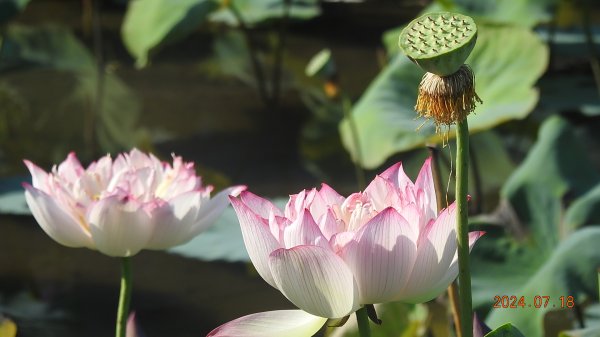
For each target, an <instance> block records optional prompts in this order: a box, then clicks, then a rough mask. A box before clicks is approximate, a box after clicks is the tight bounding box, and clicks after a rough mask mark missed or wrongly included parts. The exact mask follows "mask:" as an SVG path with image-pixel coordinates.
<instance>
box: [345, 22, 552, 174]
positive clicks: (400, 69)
mask: <svg viewBox="0 0 600 337" xmlns="http://www.w3.org/2000/svg"><path fill="white" fill-rule="evenodd" d="M478 27H479V37H478V41H477V44H476V46H475V48H474V50H473V52H472V54H471V56H470V57H469V59H468V60H467V63H468V64H469V65H471V67H472V68H473V71H474V72H475V76H476V90H477V93H478V94H479V96H480V97H481V99H482V100H483V104H481V105H479V106H478V107H477V108H476V109H475V112H474V113H473V114H472V115H471V116H470V117H469V124H470V129H471V132H477V131H481V130H487V129H489V128H492V127H494V126H496V125H498V124H500V123H503V122H506V121H508V120H511V119H521V118H524V117H525V116H527V114H529V113H530V112H531V110H532V109H533V107H534V106H535V104H536V102H537V99H538V92H537V90H535V89H534V88H532V86H533V84H534V83H535V82H536V81H537V79H538V78H539V77H540V76H541V74H542V73H543V72H544V70H545V69H546V66H547V61H548V49H547V47H546V46H545V45H544V44H543V43H542V42H541V41H540V40H539V38H538V37H537V36H536V35H535V34H534V33H533V32H531V31H529V30H528V29H525V28H519V27H510V26H493V25H487V24H481V23H478ZM524 45H526V46H528V47H527V48H523V47H522V46H524ZM422 75H423V72H422V71H421V70H420V69H419V68H418V67H417V66H416V65H414V64H413V63H412V62H410V61H409V60H408V59H407V58H406V57H405V56H403V55H398V56H396V57H394V59H393V60H392V61H391V63H390V64H389V65H388V66H387V67H386V68H385V69H384V70H383V71H382V73H381V74H379V76H378V77H377V78H376V79H375V81H374V82H373V83H372V84H371V85H370V86H369V88H368V89H367V91H366V92H365V94H364V95H363V96H362V97H361V99H360V100H359V101H358V102H357V104H356V105H355V107H354V109H353V111H352V116H353V118H355V120H356V124H357V125H358V133H359V137H360V140H361V142H360V143H361V147H362V151H361V152H362V153H363V157H364V158H363V162H364V166H365V167H367V168H375V167H377V166H379V165H381V164H382V163H383V162H384V161H385V160H386V159H387V158H388V157H389V156H391V155H392V154H395V153H397V152H401V151H406V150H410V149H412V148H415V147H418V146H422V145H424V144H425V143H427V142H439V141H440V136H439V134H436V132H435V126H434V125H433V123H432V122H425V121H424V120H422V119H419V118H417V115H416V113H415V111H414V108H413V107H414V104H415V102H416V97H417V89H418V85H419V82H420V80H421V76H422ZM421 126H422V127H421ZM340 129H341V133H342V141H343V143H344V146H345V147H346V149H348V151H350V153H351V154H352V156H353V158H355V157H356V149H354V146H353V143H352V141H351V137H350V134H349V132H350V128H349V125H348V121H346V120H344V121H342V123H341V124H340ZM417 129H418V131H417ZM450 136H453V130H450Z"/></svg>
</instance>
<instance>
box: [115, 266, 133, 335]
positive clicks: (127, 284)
mask: <svg viewBox="0 0 600 337" xmlns="http://www.w3.org/2000/svg"><path fill="white" fill-rule="evenodd" d="M131 288H132V284H131V258H130V257H124V258H121V292H120V294H119V307H118V309H117V329H116V333H115V336H116V337H125V335H126V332H127V316H129V303H130V302H131Z"/></svg>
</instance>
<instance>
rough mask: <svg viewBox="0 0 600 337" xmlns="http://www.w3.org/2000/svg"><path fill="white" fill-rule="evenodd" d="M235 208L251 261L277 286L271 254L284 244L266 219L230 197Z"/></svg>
mask: <svg viewBox="0 0 600 337" xmlns="http://www.w3.org/2000/svg"><path fill="white" fill-rule="evenodd" d="M229 200H231V204H232V205H233V209H234V210H235V212H236V214H237V216H238V219H239V221H240V227H241V230H242V237H243V238H244V244H245V245H246V249H247V250H248V255H249V256H250V261H252V264H254V267H255V268H256V271H257V272H258V274H259V275H260V276H261V277H262V278H263V279H264V280H265V281H267V283H268V284H270V285H271V286H273V287H275V288H277V285H276V284H275V280H274V279H273V276H272V274H271V269H270V267H269V254H271V252H273V251H275V250H276V249H279V248H281V247H282V246H281V245H280V244H279V242H278V241H277V240H276V239H275V238H274V237H273V235H272V234H271V230H270V229H269V225H268V224H267V223H265V219H263V218H261V217H260V216H259V215H257V214H255V213H253V212H252V211H251V210H250V209H249V208H248V206H246V205H245V204H244V203H243V202H242V200H240V199H238V198H234V197H229Z"/></svg>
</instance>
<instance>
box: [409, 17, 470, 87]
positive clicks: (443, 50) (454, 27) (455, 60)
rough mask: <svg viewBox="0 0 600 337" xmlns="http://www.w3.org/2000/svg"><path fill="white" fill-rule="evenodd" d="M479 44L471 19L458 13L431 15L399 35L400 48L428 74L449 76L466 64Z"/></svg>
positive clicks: (415, 21)
mask: <svg viewBox="0 0 600 337" xmlns="http://www.w3.org/2000/svg"><path fill="white" fill-rule="evenodd" d="M476 41H477V26H476V25H475V22H474V21H473V19H472V18H470V17H468V16H466V15H462V14H455V13H448V12H443V13H429V14H426V15H423V16H421V17H419V18H416V19H415V20H413V21H411V22H410V23H409V24H408V26H406V27H405V28H404V29H403V30H402V32H401V33H400V39H399V41H398V45H399V46H400V49H402V51H404V53H405V54H406V55H407V56H408V57H409V58H410V59H411V60H412V61H413V62H415V63H416V64H418V65H419V66H420V67H421V68H423V70H425V71H426V72H430V73H433V74H436V75H438V76H448V75H451V74H453V73H455V72H456V71H458V70H459V69H460V67H461V66H462V65H463V64H464V63H465V60H466V59H467V57H469V54H471V51H472V50H473V47H474V46H475V42H476Z"/></svg>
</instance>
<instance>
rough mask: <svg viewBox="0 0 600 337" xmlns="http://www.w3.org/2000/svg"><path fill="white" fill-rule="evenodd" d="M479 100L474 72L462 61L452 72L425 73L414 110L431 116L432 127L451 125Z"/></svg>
mask: <svg viewBox="0 0 600 337" xmlns="http://www.w3.org/2000/svg"><path fill="white" fill-rule="evenodd" d="M477 102H479V103H482V101H481V99H480V98H479V96H477V93H475V75H474V74H473V71H472V70H471V68H470V67H469V66H468V65H466V64H463V65H462V66H461V67H460V69H459V70H458V71H457V72H455V73H454V74H452V75H448V76H443V77H442V76H438V75H435V74H432V73H426V74H425V75H424V76H423V79H422V80H421V84H420V85H419V97H418V98H417V105H415V110H416V111H417V112H418V113H419V115H421V116H423V117H426V118H433V120H434V121H435V125H436V127H437V128H438V129H439V126H440V125H451V124H454V123H456V122H459V121H462V120H463V119H465V118H466V117H467V116H468V115H469V114H470V113H471V112H473V110H475V105H476V103H477Z"/></svg>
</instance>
